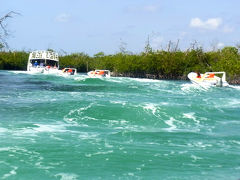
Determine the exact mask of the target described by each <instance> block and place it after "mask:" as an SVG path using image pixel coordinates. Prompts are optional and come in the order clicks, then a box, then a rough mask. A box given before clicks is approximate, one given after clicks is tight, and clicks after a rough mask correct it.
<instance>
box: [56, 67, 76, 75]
mask: <svg viewBox="0 0 240 180" xmlns="http://www.w3.org/2000/svg"><path fill="white" fill-rule="evenodd" d="M59 74H61V75H63V76H71V75H76V74H77V69H76V68H64V69H63V70H62V71H60V73H59Z"/></svg>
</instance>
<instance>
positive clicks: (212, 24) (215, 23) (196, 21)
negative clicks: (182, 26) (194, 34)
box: [190, 18, 222, 30]
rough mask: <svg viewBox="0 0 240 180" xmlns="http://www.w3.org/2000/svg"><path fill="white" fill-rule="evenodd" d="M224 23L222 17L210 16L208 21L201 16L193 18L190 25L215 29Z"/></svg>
mask: <svg viewBox="0 0 240 180" xmlns="http://www.w3.org/2000/svg"><path fill="white" fill-rule="evenodd" d="M221 24H222V19H221V18H209V19H207V20H206V21H203V20H201V19H200V18H192V19H191V22H190V27H195V28H201V29H211V30H215V29H217V28H218V27H219V26H220V25H221Z"/></svg>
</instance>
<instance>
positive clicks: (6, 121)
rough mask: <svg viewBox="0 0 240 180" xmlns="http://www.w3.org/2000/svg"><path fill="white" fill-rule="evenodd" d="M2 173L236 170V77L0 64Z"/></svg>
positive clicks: (67, 177) (223, 175)
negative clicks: (230, 82) (33, 70)
mask: <svg viewBox="0 0 240 180" xmlns="http://www.w3.org/2000/svg"><path fill="white" fill-rule="evenodd" d="M0 79H1V81H0V179H23V180H25V179H34V180H38V179H41V180H42V179H44V180H47V179H62V180H73V179H228V180H231V179H232V180H237V179H239V178H240V87H238V86H235V87H233V88H211V89H208V90H205V89H199V88H198V87H196V86H194V85H192V84H190V82H187V81H160V80H148V79H131V78H110V79H89V78H87V76H85V75H78V76H76V77H60V76H50V75H30V74H26V73H21V72H7V71H0Z"/></svg>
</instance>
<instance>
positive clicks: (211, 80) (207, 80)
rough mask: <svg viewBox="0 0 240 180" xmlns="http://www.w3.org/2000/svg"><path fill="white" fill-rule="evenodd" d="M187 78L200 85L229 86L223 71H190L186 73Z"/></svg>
mask: <svg viewBox="0 0 240 180" xmlns="http://www.w3.org/2000/svg"><path fill="white" fill-rule="evenodd" d="M188 78H189V79H190V80H191V82H192V83H194V84H197V85H200V86H202V87H209V86H219V87H224V86H229V84H228V83H227V81H226V73H225V72H206V73H204V74H200V73H195V72H191V73H189V74H188Z"/></svg>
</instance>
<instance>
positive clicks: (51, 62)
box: [30, 59, 58, 67]
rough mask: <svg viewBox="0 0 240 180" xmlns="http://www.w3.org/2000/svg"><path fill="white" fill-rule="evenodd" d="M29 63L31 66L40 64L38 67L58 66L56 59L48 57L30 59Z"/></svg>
mask: <svg viewBox="0 0 240 180" xmlns="http://www.w3.org/2000/svg"><path fill="white" fill-rule="evenodd" d="M30 63H31V64H32V66H40V67H45V66H52V67H54V66H56V67H58V61H54V60H50V59H46V61H45V59H31V60H30Z"/></svg>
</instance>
